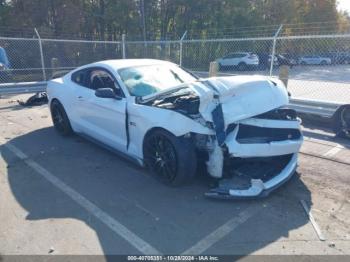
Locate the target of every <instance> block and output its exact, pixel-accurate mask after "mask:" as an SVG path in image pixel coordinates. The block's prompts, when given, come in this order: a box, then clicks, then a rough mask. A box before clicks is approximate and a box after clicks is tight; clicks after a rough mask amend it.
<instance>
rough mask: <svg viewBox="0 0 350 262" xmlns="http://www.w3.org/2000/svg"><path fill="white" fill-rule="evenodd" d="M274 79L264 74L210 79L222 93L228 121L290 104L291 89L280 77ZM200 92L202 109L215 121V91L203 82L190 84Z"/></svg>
mask: <svg viewBox="0 0 350 262" xmlns="http://www.w3.org/2000/svg"><path fill="white" fill-rule="evenodd" d="M273 81H274V82H275V84H274V83H273V82H271V81H270V80H269V79H268V78H266V77H263V76H234V77H217V78H211V79H208V82H209V83H210V84H211V85H212V86H214V87H215V89H216V90H217V91H218V94H219V101H218V103H219V102H220V103H221V105H222V110H223V114H224V119H225V124H226V125H228V124H231V123H233V122H236V121H239V120H242V119H246V118H250V117H252V116H255V115H258V114H261V113H264V112H268V111H270V110H272V109H274V108H279V107H281V106H283V105H286V104H288V93H287V90H286V88H285V87H284V86H283V84H282V82H281V81H280V80H277V79H274V80H273ZM191 88H193V89H194V90H195V92H196V93H197V94H198V95H200V99H201V106H200V112H201V114H202V116H203V118H204V119H205V120H207V121H213V119H212V116H211V112H212V111H213V109H214V107H215V106H216V104H215V103H214V104H213V102H212V101H213V100H214V92H213V91H212V89H210V88H208V87H207V86H205V85H203V84H193V85H192V86H191Z"/></svg>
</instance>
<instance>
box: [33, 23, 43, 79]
mask: <svg viewBox="0 0 350 262" xmlns="http://www.w3.org/2000/svg"><path fill="white" fill-rule="evenodd" d="M34 31H35V34H36V36H37V37H38V41H39V49H40V58H41V68H42V71H43V78H44V81H46V72H45V62H44V53H43V46H42V43H41V37H40V35H39V32H38V30H36V28H34Z"/></svg>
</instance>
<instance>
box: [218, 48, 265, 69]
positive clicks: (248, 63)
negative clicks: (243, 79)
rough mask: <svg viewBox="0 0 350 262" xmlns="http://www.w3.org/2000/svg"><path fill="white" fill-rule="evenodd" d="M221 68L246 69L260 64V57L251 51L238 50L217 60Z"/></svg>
mask: <svg viewBox="0 0 350 262" xmlns="http://www.w3.org/2000/svg"><path fill="white" fill-rule="evenodd" d="M217 62H218V63H219V67H220V69H226V68H228V69H231V68H232V69H234V68H237V69H238V70H239V71H244V70H247V69H249V68H254V67H257V66H258V65H259V57H258V55H256V54H253V53H250V52H237V53H231V54H228V55H226V56H224V57H222V58H219V59H218V60H217Z"/></svg>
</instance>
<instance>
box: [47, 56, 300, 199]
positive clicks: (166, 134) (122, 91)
mask: <svg viewBox="0 0 350 262" xmlns="http://www.w3.org/2000/svg"><path fill="white" fill-rule="evenodd" d="M47 94H48V98H49V107H50V110H51V115H52V119H53V123H54V126H55V128H56V130H57V131H58V132H59V133H61V134H62V135H68V134H71V133H73V132H74V133H78V134H81V135H83V136H85V137H87V138H91V140H93V141H97V142H98V143H99V144H102V145H104V146H105V147H107V148H109V149H111V150H113V151H117V152H119V153H121V154H123V155H125V156H127V157H128V158H131V159H133V160H135V161H136V162H137V163H139V164H140V165H143V166H146V167H148V168H149V169H150V171H151V172H152V173H153V174H154V175H155V176H156V177H157V178H159V179H160V180H161V181H162V182H164V183H165V184H167V185H171V186H178V185H181V184H183V183H185V182H187V181H189V180H191V179H192V178H193V177H194V176H195V174H196V168H197V163H198V162H203V163H205V164H206V167H207V172H208V173H209V175H210V176H212V177H214V178H216V179H218V187H217V188H214V189H211V190H210V192H208V193H207V196H210V197H216V198H239V197H258V196H266V195H267V194H269V193H270V192H271V191H272V190H274V189H275V188H277V187H279V186H280V185H282V184H283V183H285V182H286V181H288V179H289V178H291V177H292V175H293V174H294V172H295V169H296V167H297V157H298V151H299V149H300V147H301V144H302V141H303V136H302V133H301V131H300V121H299V119H297V117H296V113H295V111H294V110H292V109H286V108H282V107H283V106H285V105H287V104H288V94H287V91H286V88H285V86H284V85H283V83H282V82H281V81H279V80H277V79H273V80H271V79H269V78H266V77H263V76H230V77H217V78H208V79H198V78H197V77H195V76H194V75H192V74H190V73H188V72H187V71H185V70H183V69H182V68H180V67H179V66H177V65H175V64H173V63H170V62H166V61H160V60H151V59H124V60H108V61H101V62H97V63H93V64H89V65H85V66H83V67H80V68H77V69H75V70H74V71H72V72H70V73H68V74H66V75H65V76H63V77H62V78H57V79H54V80H51V81H49V82H48V87H47ZM224 163H225V165H224ZM227 168H228V169H227ZM226 169H227V170H226ZM224 172H227V173H226V174H228V175H229V176H231V179H227V176H226V177H225V178H223V174H224Z"/></svg>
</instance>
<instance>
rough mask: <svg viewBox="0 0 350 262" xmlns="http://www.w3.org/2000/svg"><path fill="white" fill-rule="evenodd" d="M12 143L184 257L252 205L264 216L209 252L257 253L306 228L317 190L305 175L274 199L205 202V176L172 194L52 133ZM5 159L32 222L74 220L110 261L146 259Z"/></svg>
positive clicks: (119, 161)
mask: <svg viewBox="0 0 350 262" xmlns="http://www.w3.org/2000/svg"><path fill="white" fill-rule="evenodd" d="M8 143H10V144H12V145H15V146H16V147H18V148H20V150H22V151H23V152H24V153H26V154H27V155H28V156H29V157H30V158H31V159H33V160H34V161H35V162H37V163H39V164H40V165H41V166H43V167H44V168H46V169H47V170H49V171H50V172H51V173H52V174H54V176H55V177H57V178H58V179H60V180H61V181H62V182H63V183H65V184H66V185H68V186H69V187H71V188H72V189H73V190H75V191H76V192H77V193H79V194H80V195H81V196H83V197H84V198H86V199H88V200H89V201H90V202H92V203H94V204H95V205H96V206H98V207H99V208H100V209H101V210H103V211H105V212H106V213H107V214H109V215H110V216H111V217H113V218H114V219H116V220H118V221H119V222H120V223H121V224H123V225H124V226H126V227H127V228H128V229H129V230H131V231H133V232H134V233H135V234H137V235H138V236H139V237H141V238H142V239H143V240H145V241H147V242H148V243H150V244H151V245H152V246H153V247H155V248H157V249H158V250H160V251H161V252H163V253H165V254H180V253H182V252H184V251H185V250H187V249H188V248H189V247H191V246H193V245H194V244H195V243H197V242H198V241H200V240H201V239H203V238H204V237H205V236H207V235H208V234H210V233H212V232H213V231H214V230H216V229H217V228H218V227H220V226H222V225H223V224H225V223H226V222H227V221H229V220H230V219H232V218H234V217H236V216H238V215H239V214H240V213H241V212H242V211H243V210H245V209H246V208H249V207H250V208H251V207H252V206H253V207H256V208H257V209H259V212H257V213H256V214H254V216H252V217H250V218H248V219H247V220H246V221H245V222H244V223H242V224H241V225H240V226H238V227H237V228H236V229H235V230H234V231H233V232H230V233H227V235H226V236H225V237H224V238H223V239H222V240H220V241H219V242H218V243H216V244H215V245H214V246H212V247H210V248H209V249H207V250H206V251H205V252H204V253H208V254H235V255H242V256H244V255H247V254H252V253H254V252H256V251H258V250H260V249H262V248H264V247H266V246H267V245H269V244H270V243H273V242H275V241H277V240H279V239H281V238H288V236H290V232H291V231H293V230H296V229H298V228H300V227H303V226H304V225H305V224H307V223H308V218H307V216H306V215H305V213H304V210H303V209H302V207H301V205H300V203H299V201H300V200H301V199H302V200H304V201H305V202H306V203H307V204H308V205H309V206H312V199H311V192H310V191H309V189H308V188H307V186H306V185H305V184H304V183H303V181H302V180H301V179H300V175H299V174H297V175H295V176H294V177H293V178H292V179H291V180H290V181H289V182H288V183H287V184H286V185H284V186H282V187H281V188H279V189H278V190H276V191H275V192H273V193H272V195H271V196H269V197H268V198H265V199H256V200H235V201H219V200H210V199H207V198H205V197H204V196H203V194H204V193H205V192H206V191H207V190H208V189H209V187H210V185H208V181H211V180H207V179H204V178H203V177H201V176H199V177H197V178H196V180H195V181H194V182H193V184H191V185H188V186H185V187H180V188H169V187H166V186H163V185H161V184H160V183H159V182H158V181H156V180H155V179H154V178H153V177H151V176H150V175H148V173H147V172H146V171H145V170H143V169H141V168H139V167H137V166H136V165H134V164H133V163H131V162H128V161H126V160H125V159H123V158H120V157H118V156H116V155H115V154H113V153H111V152H109V151H106V150H105V149H103V148H100V147H98V146H96V145H94V144H92V143H91V142H89V141H86V140H84V139H82V138H80V137H78V136H73V137H70V138H62V137H60V136H59V135H57V134H56V132H55V131H54V130H53V128H51V127H50V128H44V129H39V130H36V131H33V132H31V133H27V134H24V135H22V136H18V137H16V138H13V139H12V140H9V141H8ZM1 153H2V157H3V158H4V160H5V161H6V163H7V165H8V170H7V171H8V182H9V185H10V188H11V191H12V194H13V195H14V197H15V199H16V200H17V202H18V203H19V204H20V205H21V206H22V207H23V208H24V209H25V210H26V211H27V212H28V215H27V217H26V220H30V221H38V220H50V219H60V218H71V219H76V220H79V221H82V222H84V223H85V224H86V225H88V226H89V227H90V228H91V229H93V230H94V231H95V232H96V235H97V236H98V239H99V243H100V246H101V248H102V250H103V253H104V254H105V255H110V254H137V253H140V252H139V251H138V250H136V249H135V248H134V247H132V246H131V245H130V244H129V243H127V242H126V241H125V240H123V239H122V238H121V237H119V236H118V235H117V234H115V233H114V232H112V231H111V230H110V228H108V227H107V226H106V225H105V224H103V223H101V221H99V220H98V219H96V218H95V217H94V216H93V215H91V214H90V213H89V212H87V211H86V210H84V209H83V208H82V207H81V206H79V205H78V204H77V203H75V202H74V201H72V199H70V198H69V197H68V196H67V195H65V194H64V193H63V192H62V191H60V190H59V189H58V188H57V187H55V186H53V185H52V184H51V183H50V182H48V181H47V180H46V179H44V178H43V177H42V176H40V175H39V174H38V173H36V172H35V171H33V170H32V169H31V168H30V167H28V166H27V165H26V164H25V163H23V161H20V160H19V159H18V158H17V157H15V156H14V154H13V153H12V152H11V151H9V149H8V148H7V147H6V144H5V145H3V146H1ZM31 233H32V234H35V232H31ZM79 234H80V233H79V232H72V235H70V236H67V235H66V236H57V238H59V237H60V238H62V237H63V238H67V239H70V240H71V239H72V237H73V236H78V237H77V239H76V241H77V242H78V243H79V241H82V242H84V236H80V235H79ZM68 243H69V242H68ZM78 243H77V245H78ZM91 249H92V250H94V247H91ZM106 258H107V260H108V257H106Z"/></svg>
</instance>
